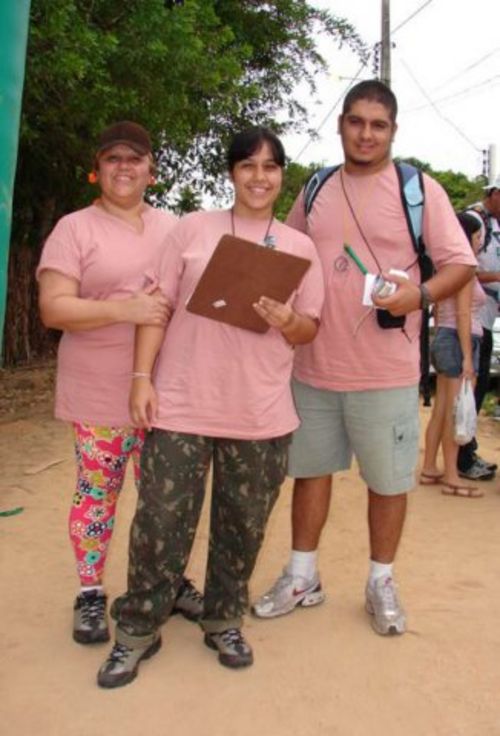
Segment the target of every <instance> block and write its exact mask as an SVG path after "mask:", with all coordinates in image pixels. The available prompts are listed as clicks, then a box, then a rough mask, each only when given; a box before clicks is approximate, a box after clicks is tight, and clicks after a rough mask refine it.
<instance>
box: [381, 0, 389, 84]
mask: <svg viewBox="0 0 500 736" xmlns="http://www.w3.org/2000/svg"><path fill="white" fill-rule="evenodd" d="M380 81H381V82H383V83H384V84H386V85H387V86H388V87H390V86H391V11H390V0H382V33H381V42H380Z"/></svg>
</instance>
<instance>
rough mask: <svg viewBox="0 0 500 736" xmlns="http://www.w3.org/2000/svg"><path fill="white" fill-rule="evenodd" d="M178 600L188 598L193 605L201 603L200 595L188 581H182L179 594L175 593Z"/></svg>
mask: <svg viewBox="0 0 500 736" xmlns="http://www.w3.org/2000/svg"><path fill="white" fill-rule="evenodd" d="M179 598H188V599H189V600H192V601H193V602H195V603H200V604H201V603H203V596H202V594H201V593H200V592H199V591H198V590H196V588H195V587H194V585H193V583H192V582H191V581H190V580H184V581H183V583H182V585H181V587H180V588H179V592H178V593H177V599H179Z"/></svg>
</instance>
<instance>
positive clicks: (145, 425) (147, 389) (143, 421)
mask: <svg viewBox="0 0 500 736" xmlns="http://www.w3.org/2000/svg"><path fill="white" fill-rule="evenodd" d="M157 410H158V400H157V398H156V391H155V390H154V387H153V384H152V383H151V379H150V378H147V377H146V376H140V377H135V378H134V379H133V380H132V387H131V389H130V396H129V412H130V417H131V419H132V422H133V424H134V426H136V427H140V428H141V429H151V427H152V425H153V422H154V420H155V419H156V413H157Z"/></svg>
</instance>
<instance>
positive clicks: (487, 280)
mask: <svg viewBox="0 0 500 736" xmlns="http://www.w3.org/2000/svg"><path fill="white" fill-rule="evenodd" d="M484 189H485V194H484V198H483V201H482V202H477V203H476V204H475V205H472V206H471V207H470V208H469V209H468V210H467V212H469V213H470V214H471V215H472V216H473V217H475V218H476V219H477V220H478V222H479V223H480V225H481V234H482V244H481V247H480V249H479V253H478V257H477V259H478V273H477V277H478V279H479V282H480V283H481V285H482V286H483V289H484V291H485V293H486V304H485V305H484V306H483V308H482V309H481V314H480V319H481V325H482V327H483V337H482V340H481V352H480V355H479V371H478V375H477V383H476V390H475V399H476V410H477V413H478V414H479V412H480V410H481V407H482V405H483V401H484V397H485V396H486V393H487V391H488V385H489V378H490V366H491V356H492V353H493V326H494V324H495V319H496V318H497V317H498V315H499V311H498V309H499V295H500V177H497V178H496V180H495V181H494V182H492V183H491V184H488V185H487V186H486V187H485V188H484ZM497 399H498V393H497ZM496 411H498V407H497V409H496ZM477 449H478V445H477V440H476V438H474V439H473V440H472V441H471V442H469V443H468V444H466V445H463V446H462V447H460V448H459V450H458V474H459V475H460V476H461V477H462V478H468V479H470V480H490V479H491V478H493V477H494V475H495V470H496V469H497V465H496V463H490V462H488V461H487V460H483V458H481V457H480V456H479V455H478V454H477Z"/></svg>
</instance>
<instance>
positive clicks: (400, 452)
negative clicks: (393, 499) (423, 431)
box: [392, 419, 418, 479]
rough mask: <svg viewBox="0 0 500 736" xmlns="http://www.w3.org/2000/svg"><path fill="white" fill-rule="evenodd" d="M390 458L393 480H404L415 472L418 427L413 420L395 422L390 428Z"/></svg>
mask: <svg viewBox="0 0 500 736" xmlns="http://www.w3.org/2000/svg"><path fill="white" fill-rule="evenodd" d="M392 441H393V446H392V458H393V473H394V478H395V479H397V478H404V477H406V476H409V475H412V474H413V473H414V472H415V468H416V465H417V457H418V427H417V425H416V421H415V420H414V419H406V420H402V421H399V422H397V423H396V424H394V425H393V428H392Z"/></svg>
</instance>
